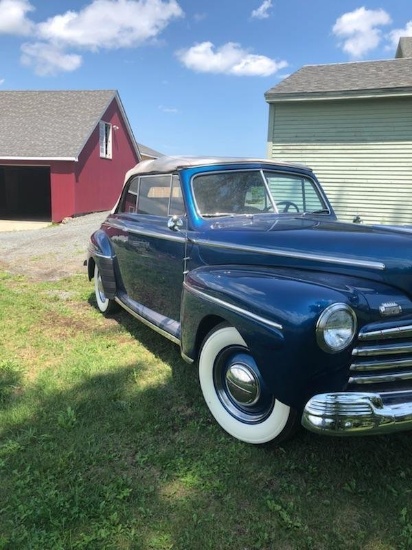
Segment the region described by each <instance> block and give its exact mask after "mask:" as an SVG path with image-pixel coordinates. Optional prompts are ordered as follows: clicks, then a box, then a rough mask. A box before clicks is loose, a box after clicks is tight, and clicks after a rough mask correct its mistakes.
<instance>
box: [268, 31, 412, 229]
mask: <svg viewBox="0 0 412 550" xmlns="http://www.w3.org/2000/svg"><path fill="white" fill-rule="evenodd" d="M265 98H266V101H267V103H268V104H269V124H268V149H267V155H268V157H269V158H275V159H281V160H288V161H294V162H302V163H304V164H307V165H308V166H310V167H311V168H313V170H314V171H315V172H316V174H317V176H318V178H319V180H320V181H321V183H322V185H323V187H324V188H325V190H326V192H327V194H328V196H329V198H330V200H331V202H332V204H333V206H334V208H335V210H336V213H337V215H338V217H339V219H341V220H343V221H353V220H354V219H355V218H356V217H360V218H361V220H362V221H363V222H365V223H372V224H376V223H377V224H380V223H384V224H410V225H412V38H401V39H400V41H399V45H398V49H397V52H396V57H395V59H390V60H383V61H364V62H356V63H339V64H330V65H309V66H304V67H302V68H301V69H300V70H298V71H297V72H295V73H293V74H292V75H290V76H289V77H287V78H286V79H285V80H283V81H282V82H280V83H279V84H278V85H277V86H275V87H273V88H271V89H270V90H268V91H267V92H266V94H265Z"/></svg>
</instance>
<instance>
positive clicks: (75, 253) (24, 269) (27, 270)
mask: <svg viewBox="0 0 412 550" xmlns="http://www.w3.org/2000/svg"><path fill="white" fill-rule="evenodd" d="M107 214H108V213H107V212H97V213H94V214H88V215H86V216H80V217H77V218H70V219H69V220H68V221H67V222H66V223H62V224H60V225H50V226H49V227H46V228H42V229H34V230H29V231H6V232H3V233H0V250H1V256H0V270H2V271H8V272H11V273H19V274H23V275H27V276H29V277H30V278H33V279H36V280H43V281H53V280H56V279H61V278H63V277H67V276H68V275H72V274H73V273H84V274H86V268H85V267H84V265H83V262H84V260H85V258H86V251H87V246H88V242H89V237H90V235H91V234H92V233H93V231H95V230H96V229H98V228H99V226H100V224H101V223H102V221H103V220H104V219H105V218H106V216H107Z"/></svg>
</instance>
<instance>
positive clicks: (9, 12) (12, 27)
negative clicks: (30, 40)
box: [0, 0, 35, 36]
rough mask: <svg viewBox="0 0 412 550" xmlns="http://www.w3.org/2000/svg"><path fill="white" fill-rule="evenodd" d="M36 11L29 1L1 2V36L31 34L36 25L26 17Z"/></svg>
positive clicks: (11, 0) (5, 0)
mask: <svg viewBox="0 0 412 550" xmlns="http://www.w3.org/2000/svg"><path fill="white" fill-rule="evenodd" d="M34 9H35V8H34V7H33V6H32V5H31V4H30V2H29V1H28V0H0V34H13V35H23V36H24V35H28V34H30V33H31V32H32V30H33V27H34V23H33V22H32V21H30V19H28V18H27V17H26V15H27V13H29V12H30V11H34Z"/></svg>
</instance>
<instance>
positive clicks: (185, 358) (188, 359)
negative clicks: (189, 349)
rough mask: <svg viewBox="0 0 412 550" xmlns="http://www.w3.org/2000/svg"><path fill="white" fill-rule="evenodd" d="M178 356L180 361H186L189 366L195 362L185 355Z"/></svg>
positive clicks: (181, 353)
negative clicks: (180, 358)
mask: <svg viewBox="0 0 412 550" xmlns="http://www.w3.org/2000/svg"><path fill="white" fill-rule="evenodd" d="M180 355H181V357H182V359H183V360H184V361H186V363H189V364H190V365H192V364H193V363H194V362H195V360H194V359H192V358H191V357H189V356H188V355H186V353H183V352H180Z"/></svg>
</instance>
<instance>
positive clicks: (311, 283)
mask: <svg viewBox="0 0 412 550" xmlns="http://www.w3.org/2000/svg"><path fill="white" fill-rule="evenodd" d="M298 275H299V276H298ZM336 302H344V303H348V304H350V305H351V306H352V307H353V308H354V309H358V310H359V309H362V308H363V309H367V307H368V306H367V303H366V301H365V299H364V297H363V296H362V295H361V294H360V293H359V292H358V291H357V290H356V289H355V288H353V287H349V286H348V285H345V284H343V283H339V284H338V283H337V282H336V281H334V285H333V287H332V286H328V285H327V284H326V282H325V280H319V281H317V280H316V277H314V275H313V273H311V274H308V275H307V277H306V274H305V273H303V274H302V273H300V274H298V273H296V272H289V273H288V272H287V270H284V271H283V272H282V271H274V270H272V269H266V268H256V267H251V268H238V267H233V266H219V267H201V268H199V269H196V270H194V271H192V272H190V273H189V274H188V276H187V278H186V281H185V285H184V292H183V300H182V312H181V320H182V323H181V326H182V351H183V353H184V354H185V355H187V356H188V357H191V358H193V359H196V358H197V356H198V353H199V349H200V345H201V341H202V339H203V337H204V336H205V330H204V329H203V327H208V328H210V327H209V324H211V323H214V324H216V323H217V322H219V321H226V322H228V323H230V324H231V325H233V326H234V327H235V328H236V329H237V330H238V331H239V333H240V334H241V335H242V337H243V339H244V340H245V342H246V344H247V345H248V347H249V349H250V350H251V353H252V354H253V356H254V358H255V360H256V362H257V364H258V366H259V369H260V371H261V374H262V377H263V378H264V380H265V382H266V384H267V385H268V386H269V387H270V388H271V390H272V391H273V393H274V395H275V397H276V398H278V399H280V400H281V401H282V402H284V403H286V404H287V405H290V406H293V407H295V408H298V409H299V408H301V407H303V406H304V404H305V403H306V401H307V400H308V399H309V398H310V397H311V396H312V395H313V394H314V393H318V392H321V391H332V390H335V391H338V390H342V389H343V387H344V386H345V384H346V383H347V379H348V372H349V365H350V354H351V350H350V349H348V350H345V351H343V352H341V353H337V354H333V355H331V354H328V353H325V352H324V351H322V350H321V349H320V348H319V346H318V345H317V343H316V323H317V320H318V318H319V315H320V314H321V312H322V311H323V310H324V309H325V308H326V307H327V306H329V305H330V304H332V303H336ZM209 320H212V321H211V323H209Z"/></svg>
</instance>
